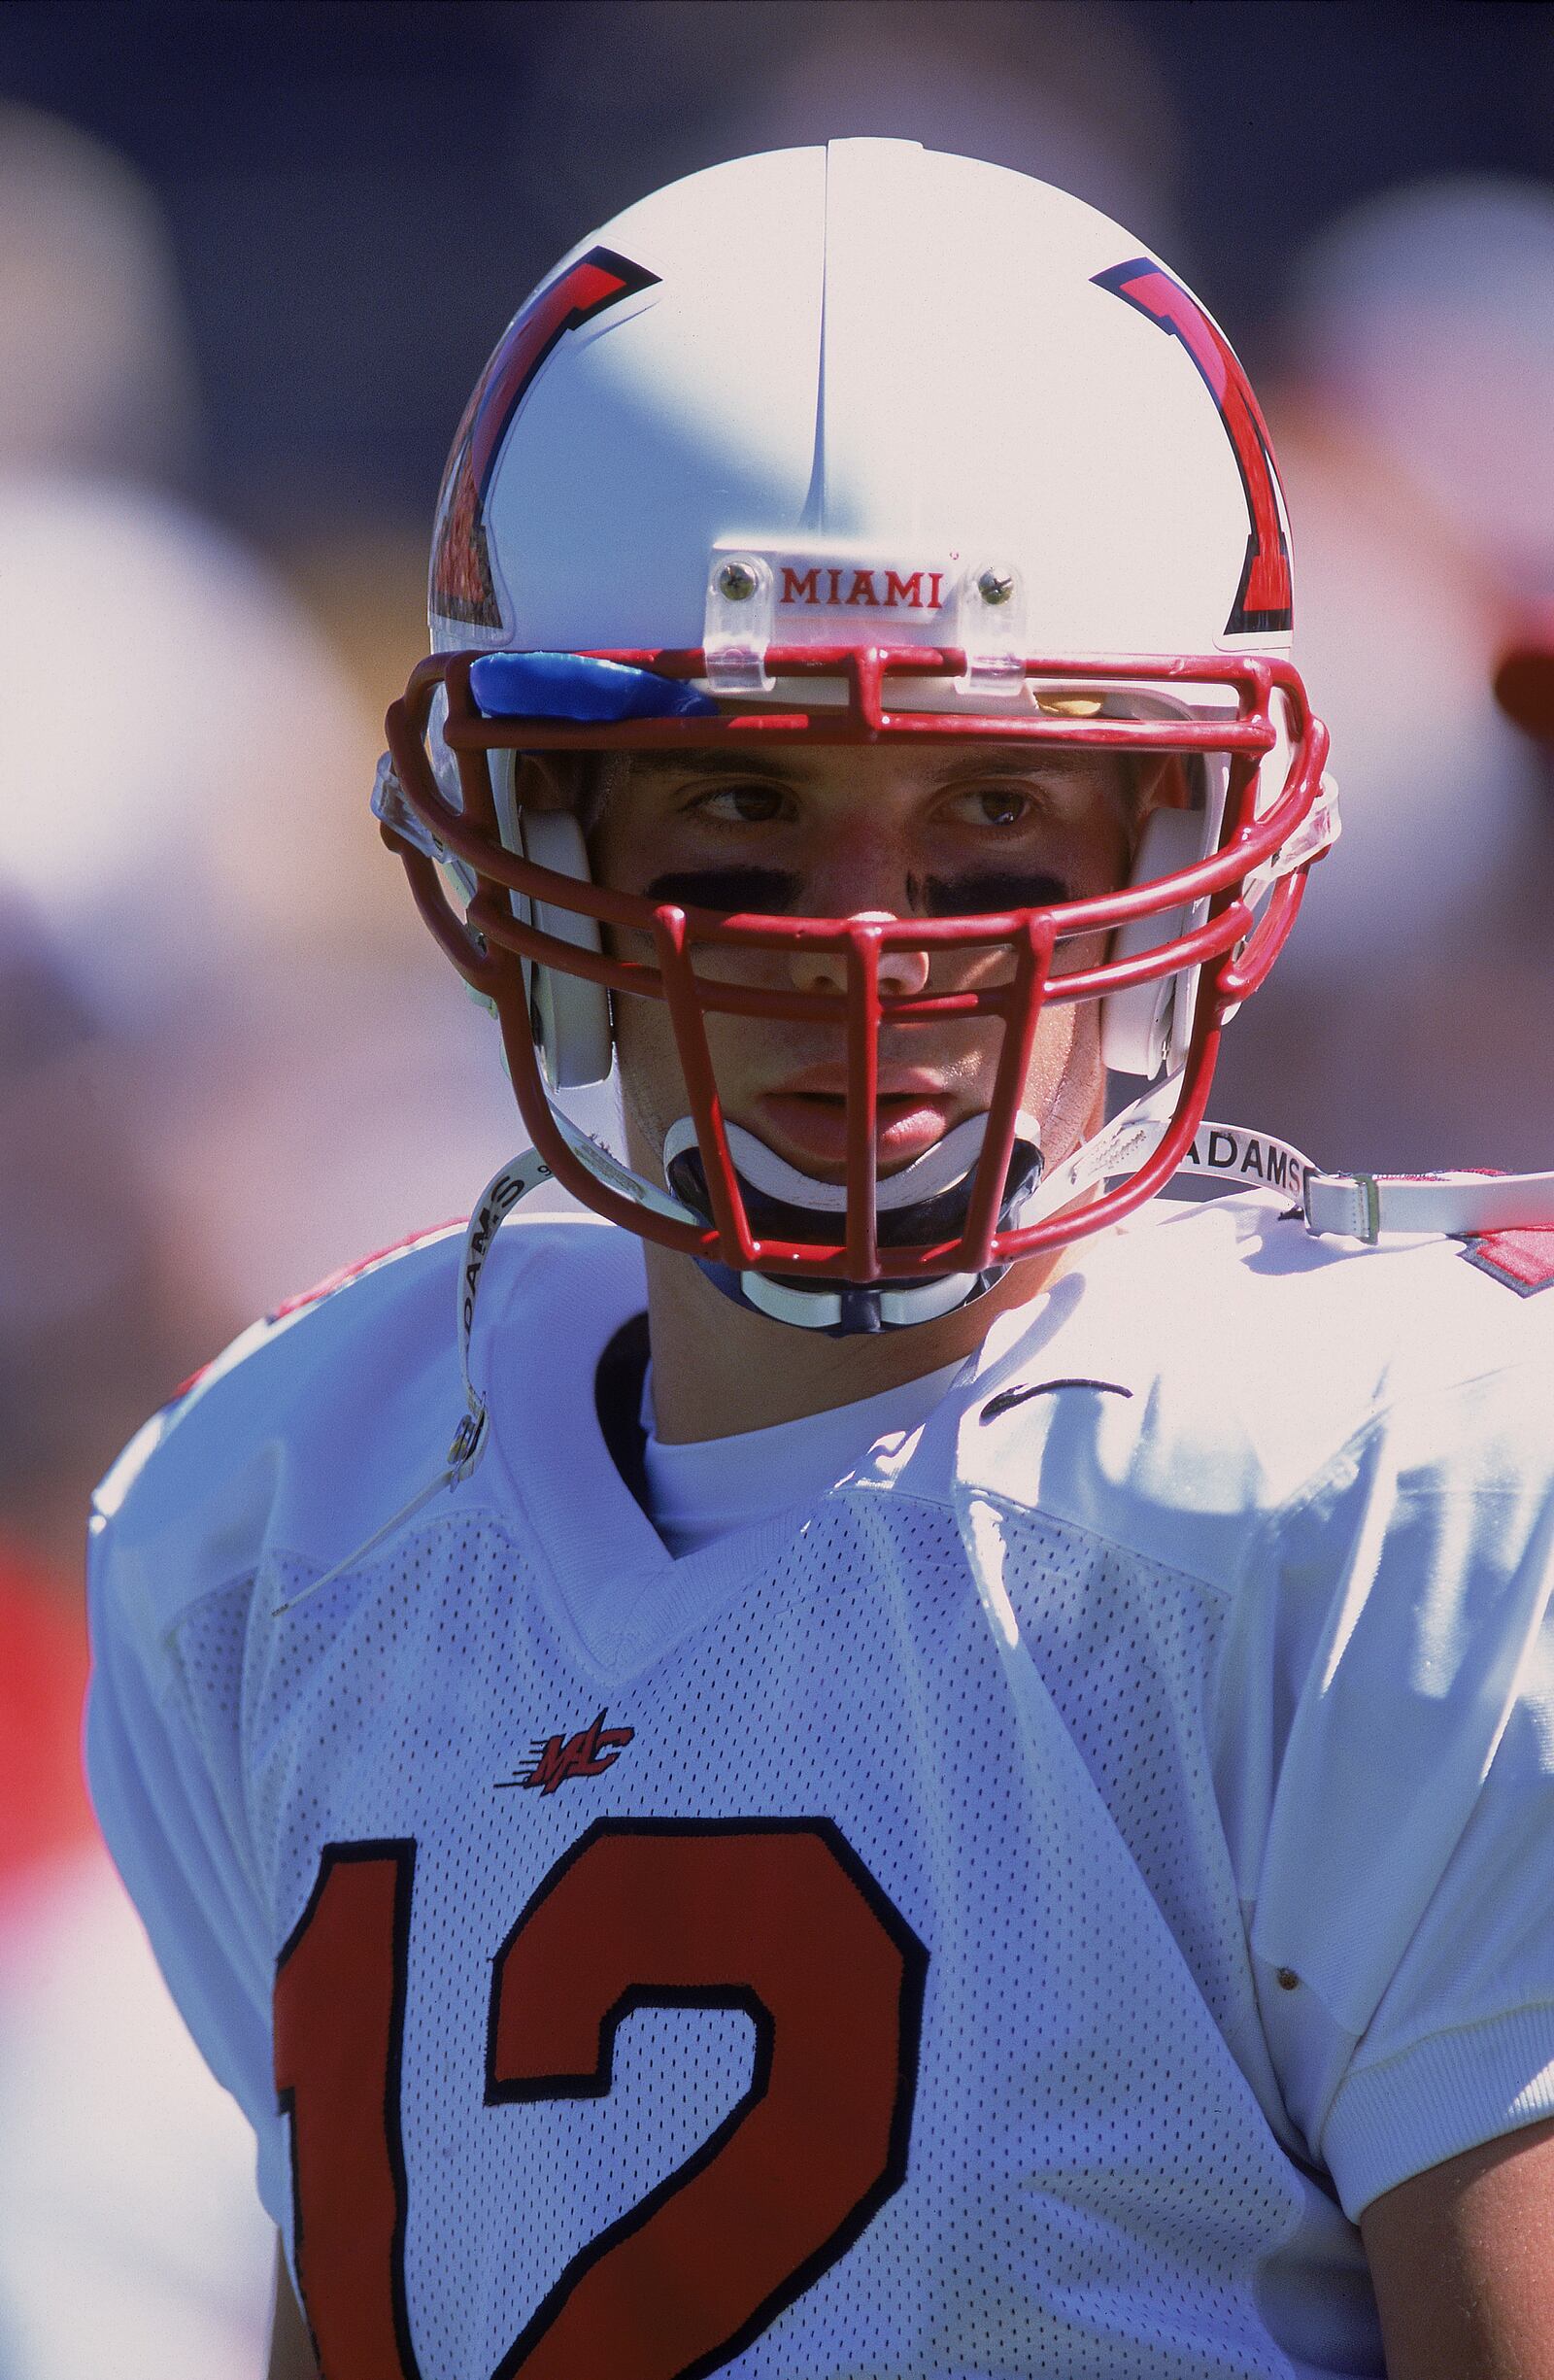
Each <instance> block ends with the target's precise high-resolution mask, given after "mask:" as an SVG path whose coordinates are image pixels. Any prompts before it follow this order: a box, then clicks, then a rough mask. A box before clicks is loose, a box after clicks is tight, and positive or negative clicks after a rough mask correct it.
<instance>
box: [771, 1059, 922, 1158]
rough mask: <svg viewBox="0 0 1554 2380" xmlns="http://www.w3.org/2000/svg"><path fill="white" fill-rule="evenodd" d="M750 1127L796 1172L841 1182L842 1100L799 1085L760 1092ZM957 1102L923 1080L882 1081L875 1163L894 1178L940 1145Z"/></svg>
mask: <svg viewBox="0 0 1554 2380" xmlns="http://www.w3.org/2000/svg"><path fill="white" fill-rule="evenodd" d="M756 1107H757V1110H758V1113H757V1115H756V1116H754V1117H752V1119H751V1121H752V1126H753V1128H754V1130H756V1131H757V1132H758V1133H759V1134H760V1138H761V1139H763V1140H764V1141H765V1142H766V1143H767V1145H768V1147H770V1148H773V1149H775V1150H776V1152H777V1154H778V1156H779V1157H785V1158H786V1159H787V1160H788V1162H789V1164H790V1165H794V1166H797V1167H798V1168H799V1169H800V1170H801V1171H802V1172H805V1173H816V1174H818V1175H820V1176H821V1177H822V1178H826V1177H827V1176H829V1175H834V1176H835V1178H837V1179H838V1180H839V1179H840V1178H841V1176H842V1174H843V1173H844V1171H845V1168H846V1163H847V1095H846V1092H845V1091H843V1090H839V1089H831V1088H828V1087H827V1088H815V1087H810V1086H809V1085H808V1084H806V1083H804V1082H803V1081H802V1080H800V1082H799V1083H797V1084H792V1083H790V1084H785V1085H784V1086H783V1088H782V1089H781V1090H778V1091H766V1092H763V1093H762V1094H761V1096H760V1098H759V1099H758V1100H757V1102H756ZM956 1107H957V1103H956V1101H955V1100H954V1099H952V1098H951V1097H949V1096H948V1095H947V1094H946V1093H945V1092H943V1091H942V1090H939V1089H937V1088H936V1087H935V1086H933V1085H932V1084H930V1083H929V1082H927V1081H925V1080H921V1079H919V1080H912V1079H910V1078H906V1079H896V1078H894V1077H890V1076H887V1077H885V1078H884V1079H882V1081H881V1084H880V1094H879V1104H878V1121H877V1125H876V1129H875V1136H874V1147H875V1163H876V1164H877V1165H878V1167H879V1169H880V1171H881V1173H895V1172H896V1171H897V1170H898V1169H899V1168H900V1167H901V1166H904V1165H910V1164H911V1163H912V1161H913V1159H914V1158H916V1157H921V1156H922V1155H923V1152H924V1151H925V1149H929V1148H931V1147H932V1146H933V1144H934V1142H935V1141H936V1140H942V1139H943V1138H944V1135H945V1134H946V1133H947V1132H948V1131H949V1129H950V1127H951V1125H952V1124H953V1123H955V1122H956V1120H957V1117H956Z"/></svg>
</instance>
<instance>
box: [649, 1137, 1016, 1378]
mask: <svg viewBox="0 0 1554 2380" xmlns="http://www.w3.org/2000/svg"><path fill="white" fill-rule="evenodd" d="M987 1128H988V1119H987V1117H986V1115H971V1116H966V1117H965V1118H964V1119H963V1121H962V1122H961V1123H959V1124H957V1125H956V1126H955V1127H954V1128H953V1130H952V1131H950V1132H947V1133H946V1134H945V1135H944V1137H943V1139H940V1140H936V1141H935V1142H934V1144H933V1146H932V1147H931V1148H929V1149H925V1150H924V1152H923V1154H922V1156H921V1157H916V1158H914V1159H913V1161H912V1163H911V1164H910V1165H906V1166H903V1167H902V1168H901V1170H900V1172H899V1173H889V1174H887V1175H885V1177H884V1178H883V1179H882V1180H880V1181H879V1182H878V1183H877V1184H876V1186H875V1193H874V1211H875V1216H876V1220H877V1227H878V1237H879V1243H880V1245H881V1247H903V1246H921V1245H922V1244H923V1243H924V1242H925V1241H927V1242H929V1243H930V1244H931V1243H932V1242H934V1241H944V1240H955V1239H958V1238H959V1237H960V1234H961V1233H962V1231H963V1229H964V1227H965V1216H966V1209H967V1207H968V1206H969V1205H970V1200H971V1186H972V1183H973V1181H974V1179H975V1176H976V1169H977V1161H978V1159H979V1157H980V1156H981V1154H982V1143H983V1141H984V1139H985V1138H986V1136H987ZM726 1130H727V1136H728V1151H729V1155H730V1156H731V1157H732V1159H733V1163H734V1173H735V1177H736V1179H737V1181H738V1184H739V1190H740V1195H741V1197H742V1199H743V1201H744V1207H745V1213H746V1215H747V1217H748V1219H749V1222H750V1225H751V1228H752V1230H753V1231H754V1233H755V1234H756V1236H757V1238H758V1239H761V1240H788V1241H806V1240H812V1239H813V1238H815V1237H816V1222H817V1219H818V1218H819V1217H821V1216H827V1217H830V1216H835V1215H838V1214H844V1213H845V1212H846V1208H847V1187H846V1184H845V1183H843V1182H828V1181H820V1180H818V1179H817V1178H816V1177H815V1176H814V1175H813V1174H809V1173H801V1172H800V1171H799V1169H798V1168H797V1167H796V1166H792V1165H790V1164H789V1163H788V1161H787V1159H786V1158H783V1157H779V1156H778V1155H777V1153H776V1151H775V1150H774V1149H771V1148H768V1147H767V1145H766V1143H765V1142H764V1141H763V1140H760V1139H758V1138H757V1137H756V1135H755V1134H754V1133H753V1132H747V1131H746V1130H745V1129H744V1127H743V1126H742V1125H738V1124H730V1125H728V1126H727V1127H726ZM1041 1170H1042V1166H1041V1128H1040V1126H1039V1124H1038V1123H1037V1121H1036V1119H1035V1117H1034V1116H1032V1115H1029V1114H1027V1113H1026V1112H1025V1111H1024V1110H1022V1112H1021V1115H1020V1118H1019V1122H1018V1127H1017V1132H1016V1139H1015V1142H1014V1147H1013V1149H1012V1150H1011V1152H1010V1157H1009V1167H1008V1172H1007V1173H1006V1174H1005V1177H1004V1186H1003V1198H1002V1201H1001V1203H1000V1205H999V1208H998V1229H999V1230H1000V1231H1009V1230H1012V1229H1014V1228H1015V1227H1016V1226H1017V1225H1018V1223H1019V1222H1020V1221H1021V1220H1022V1217H1023V1213H1024V1209H1025V1206H1026V1203H1027V1202H1028V1201H1029V1199H1030V1197H1031V1195H1032V1194H1033V1192H1034V1191H1035V1188H1036V1186H1037V1184H1038V1183H1039V1181H1040V1179H1041ZM663 1177H664V1180H665V1181H666V1182H667V1183H668V1185H669V1188H670V1189H671V1191H672V1192H673V1193H674V1195H675V1197H676V1198H677V1199H679V1200H680V1201H681V1202H682V1203H683V1204H684V1205H685V1206H687V1207H690V1208H691V1209H692V1211H693V1213H694V1214H696V1215H697V1216H699V1217H700V1218H701V1219H702V1220H703V1221H704V1222H708V1223H710V1222H711V1220H712V1202H711V1200H710V1198H709V1197H708V1194H707V1177H706V1170H705V1168H704V1166H703V1164H702V1158H701V1151H700V1148H699V1146H698V1145H697V1141H696V1129H695V1125H694V1124H693V1121H692V1119H691V1117H690V1116H681V1117H680V1119H679V1121H678V1122H677V1123H675V1124H672V1125H671V1126H670V1128H669V1131H668V1132H667V1133H666V1135H665V1136H664V1142H663ZM694 1262H695V1263H696V1265H697V1266H698V1267H699V1269H700V1271H701V1272H702V1273H704V1274H705V1275H706V1276H707V1278H708V1280H710V1281H711V1282H712V1284H713V1286H714V1287H715V1288H716V1289H718V1290H720V1291H721V1292H722V1293H723V1295H724V1296H725V1297H726V1298H730V1299H732V1301H733V1303H734V1304H735V1305H736V1306H743V1307H746V1308H749V1309H751V1310H753V1311H754V1312H756V1313H760V1314H767V1315H769V1316H770V1317H771V1318H772V1320H773V1321H777V1322H788V1323H792V1324H794V1326H795V1327H796V1328H798V1329H799V1330H810V1331H824V1332H825V1333H827V1335H828V1337H830V1338H833V1339H848V1338H853V1337H856V1336H859V1335H861V1334H872V1333H874V1332H877V1331H891V1330H905V1329H909V1328H911V1327H912V1326H913V1325H914V1324H917V1323H921V1322H933V1321H936V1320H937V1319H938V1317H939V1316H940V1315H941V1314H949V1313H954V1312H955V1311H956V1309H957V1308H958V1307H962V1306H965V1305H967V1304H969V1302H970V1301H971V1299H973V1298H976V1297H980V1296H981V1295H982V1294H983V1292H984V1291H985V1290H988V1289H991V1288H992V1287H993V1284H994V1283H995V1281H997V1280H1000V1279H1001V1278H1002V1277H1003V1275H1004V1274H1005V1273H1006V1272H1007V1271H1008V1267H1007V1265H989V1266H987V1267H985V1268H984V1269H983V1271H982V1272H980V1273H941V1274H937V1275H931V1276H930V1277H929V1278H928V1279H926V1280H920V1281H880V1282H872V1283H868V1284H863V1283H858V1282H852V1281H834V1282H833V1281H829V1280H824V1281H797V1280H794V1279H783V1278H781V1277H780V1276H773V1275H770V1274H765V1273H755V1272H735V1271H734V1270H733V1269H732V1268H731V1267H729V1266H727V1265H721V1264H718V1263H716V1262H715V1261H714V1260H712V1259H711V1258H707V1257H701V1256H698V1257H696V1258H695V1259H694Z"/></svg>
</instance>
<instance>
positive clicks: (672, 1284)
mask: <svg viewBox="0 0 1554 2380" xmlns="http://www.w3.org/2000/svg"><path fill="white" fill-rule="evenodd" d="M645 1252H646V1256H647V1267H648V1323H649V1333H650V1337H651V1340H652V1344H653V1406H654V1416H655V1428H656V1431H657V1434H658V1436H659V1438H660V1439H662V1440H663V1441H664V1443H665V1444H670V1445H685V1444H689V1443H691V1442H693V1441H694V1440H697V1439H706V1438H730V1437H733V1436H734V1435H735V1434H736V1433H738V1432H741V1431H745V1430H766V1429H772V1428H774V1427H775V1426H776V1425H777V1424H778V1423H779V1422H783V1421H796V1420H798V1419H799V1418H800V1417H801V1416H803V1415H804V1414H808V1413H823V1412H828V1411H831V1409H832V1408H833V1407H835V1406H838V1405H851V1404H854V1403H856V1402H857V1401H858V1400H859V1399H860V1398H862V1397H875V1396H880V1395H882V1394H883V1393H884V1391H885V1390H886V1389H889V1388H895V1387H898V1386H899V1385H900V1384H901V1382H902V1381H903V1380H915V1379H920V1378H921V1377H923V1375H924V1374H925V1373H926V1372H937V1371H938V1370H939V1369H940V1368H941V1366H943V1365H945V1364H952V1363H959V1362H963V1360H964V1358H965V1357H966V1356H967V1355H969V1354H970V1353H971V1352H972V1350H973V1349H974V1348H976V1347H978V1346H980V1345H981V1343H982V1342H983V1340H984V1339H985V1338H986V1336H987V1334H988V1331H989V1329H990V1327H991V1325H992V1324H993V1322H994V1321H995V1320H996V1319H997V1316H998V1315H999V1314H1001V1313H1006V1312H1007V1311H1008V1310H1009V1309H1010V1308H1011V1307H1015V1306H1023V1305H1027V1304H1029V1302H1030V1300H1031V1299H1032V1298H1034V1297H1036V1296H1037V1295H1038V1294H1039V1293H1040V1291H1041V1290H1042V1289H1043V1288H1044V1287H1045V1286H1046V1284H1047V1282H1048V1281H1049V1280H1050V1279H1051V1278H1052V1275H1053V1274H1054V1272H1055V1271H1056V1270H1057V1261H1058V1260H1057V1259H1052V1260H1042V1261H1039V1262H1032V1263H1030V1264H1024V1265H1018V1266H1016V1267H1015V1268H1014V1270H1013V1271H1012V1272H1011V1273H1009V1274H1006V1275H1005V1276H1004V1278H1003V1279H1002V1280H1001V1281H999V1282H998V1284H997V1287H996V1288H994V1289H992V1290H990V1291H989V1293H988V1294H987V1296H986V1297H982V1298H977V1299H975V1300H973V1302H972V1303H971V1304H970V1305H969V1306H963V1307H962V1308H961V1309H960V1310H959V1311H958V1312H956V1313H953V1314H945V1315H943V1316H942V1317H941V1318H940V1319H939V1320H938V1321H937V1322H924V1323H920V1324H918V1325H917V1326H916V1327H915V1328H913V1329H911V1330H901V1331H882V1332H879V1333H877V1334H870V1335H868V1336H866V1337H860V1338H856V1339H828V1337H827V1336H826V1334H825V1333H824V1332H823V1331H801V1330H795V1329H794V1327H793V1325H792V1324H790V1323H785V1322H773V1321H771V1320H770V1319H769V1318H768V1317H767V1316H766V1315H765V1314H758V1313H752V1312H750V1311H748V1310H747V1309H744V1308H743V1307H739V1306H735V1305H734V1303H733V1302H732V1300H731V1299H729V1298H726V1297H724V1296H723V1294H722V1293H721V1292H720V1291H719V1290H717V1289H715V1288H714V1287H713V1285H712V1283H711V1282H710V1281H709V1280H708V1279H707V1278H706V1277H705V1275H702V1274H700V1273H698V1272H697V1271H696V1269H695V1267H694V1265H693V1264H692V1263H691V1262H690V1261H689V1260H688V1259H687V1258H686V1257H684V1256H678V1255H675V1254H672V1253H671V1252H670V1251H669V1250H668V1249H666V1248H659V1247H655V1246H653V1245H652V1244H651V1242H650V1243H649V1245H648V1246H647V1248H646V1251H645Z"/></svg>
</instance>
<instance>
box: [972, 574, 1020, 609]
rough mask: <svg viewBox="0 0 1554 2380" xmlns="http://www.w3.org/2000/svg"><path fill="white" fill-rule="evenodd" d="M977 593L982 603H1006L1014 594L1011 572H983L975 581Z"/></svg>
mask: <svg viewBox="0 0 1554 2380" xmlns="http://www.w3.org/2000/svg"><path fill="white" fill-rule="evenodd" d="M977 593H978V595H980V596H981V597H982V600H983V602H984V603H1007V602H1008V600H1009V597H1010V596H1011V595H1013V593H1014V573H1013V571H1012V570H984V571H983V573H982V576H981V577H980V578H979V579H978V581H977Z"/></svg>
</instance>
